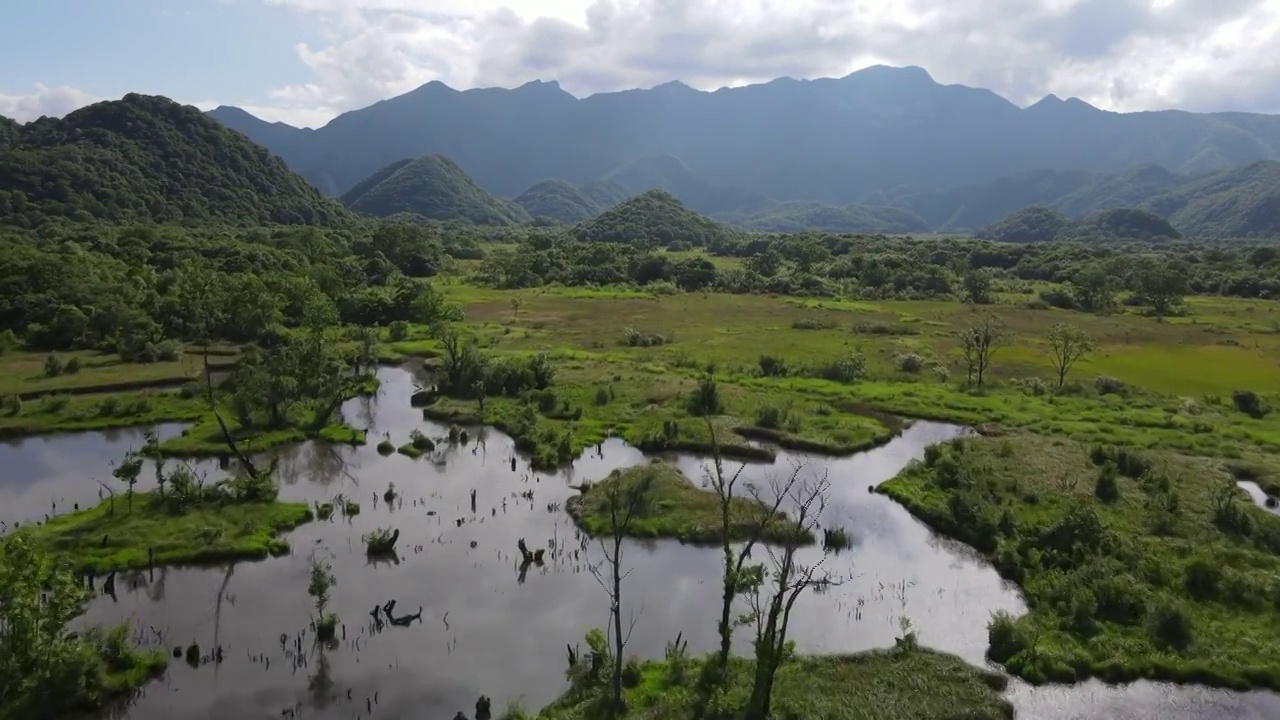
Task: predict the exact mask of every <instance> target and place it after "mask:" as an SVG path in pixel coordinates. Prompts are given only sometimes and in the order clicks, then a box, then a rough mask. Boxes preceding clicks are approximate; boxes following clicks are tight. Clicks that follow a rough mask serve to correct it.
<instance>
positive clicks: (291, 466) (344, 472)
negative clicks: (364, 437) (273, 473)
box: [280, 442, 360, 487]
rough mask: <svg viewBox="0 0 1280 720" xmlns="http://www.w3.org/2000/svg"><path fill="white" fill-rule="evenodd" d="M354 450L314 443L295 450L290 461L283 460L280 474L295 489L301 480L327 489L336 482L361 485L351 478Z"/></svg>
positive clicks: (341, 446) (353, 476)
mask: <svg viewBox="0 0 1280 720" xmlns="http://www.w3.org/2000/svg"><path fill="white" fill-rule="evenodd" d="M352 454H353V453H352V451H351V448H349V447H347V446H346V445H334V444H330V443H323V442H311V443H306V444H305V445H301V446H298V447H296V448H294V452H292V453H291V454H290V455H289V456H288V457H282V458H281V463H280V474H281V477H283V478H284V481H285V482H286V483H287V484H289V485H293V484H295V483H297V482H298V480H299V479H305V480H306V481H307V482H313V483H316V484H318V485H321V486H324V487H327V486H329V485H332V484H333V483H334V482H335V481H342V480H350V481H351V482H353V483H355V484H357V485H359V484H360V482H359V480H357V479H356V476H355V475H353V474H352V472H351V470H352V467H353V464H352V462H351V458H350V457H349V456H350V455H352Z"/></svg>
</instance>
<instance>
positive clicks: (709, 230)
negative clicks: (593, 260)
mask: <svg viewBox="0 0 1280 720" xmlns="http://www.w3.org/2000/svg"><path fill="white" fill-rule="evenodd" d="M574 235H575V236H577V238H578V239H579V240H584V241H603V242H619V243H637V244H656V245H671V244H673V243H675V244H687V245H692V246H706V245H713V244H716V243H720V242H725V241H730V240H732V239H733V238H734V237H735V236H736V233H735V232H734V231H733V230H730V229H729V228H727V227H725V226H724V225H721V224H720V223H718V222H716V221H714V220H712V219H711V218H708V217H706V216H703V215H699V214H698V213H695V212H693V211H692V210H690V209H688V208H686V207H685V206H684V205H683V204H682V203H681V202H680V201H679V200H677V199H676V198H675V196H673V195H672V194H671V193H668V192H666V191H665V190H650V191H649V192H647V193H644V194H642V195H637V196H636V197H633V198H631V199H630V200H626V201H624V202H622V203H621V204H619V205H616V206H614V207H612V208H610V209H608V210H606V211H604V212H603V213H601V214H600V215H598V216H596V217H594V218H592V219H590V220H588V221H586V222H584V223H582V224H580V225H578V226H577V227H576V228H574Z"/></svg>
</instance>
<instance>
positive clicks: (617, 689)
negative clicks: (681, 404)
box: [588, 471, 653, 716]
mask: <svg viewBox="0 0 1280 720" xmlns="http://www.w3.org/2000/svg"><path fill="white" fill-rule="evenodd" d="M652 485H653V475H652V473H649V472H645V471H641V472H640V474H639V475H638V476H635V477H629V476H627V475H622V476H621V477H618V478H615V479H614V480H612V481H611V482H608V483H605V484H603V485H602V486H600V487H597V488H595V489H594V490H593V491H592V494H595V493H600V494H602V495H603V496H604V502H605V512H606V514H607V516H608V518H609V537H608V538H601V539H600V550H601V551H602V552H603V553H604V560H603V561H601V562H598V563H595V564H590V565H588V568H589V569H590V570H591V575H592V576H593V577H595V579H596V582H598V583H600V587H602V588H604V590H605V592H607V593H608V594H609V619H610V621H611V622H612V625H613V677H612V682H611V686H612V687H611V690H612V708H613V709H614V712H615V713H616V714H617V715H619V716H620V715H622V714H623V713H624V712H625V710H626V705H625V704H624V701H623V699H622V656H623V650H624V649H625V648H626V646H627V642H628V641H630V640H631V631H632V630H634V629H635V626H636V615H635V613H634V612H633V613H632V614H631V619H630V623H629V626H628V627H627V630H626V632H625V633H624V632H623V630H622V581H623V579H624V578H626V577H627V576H628V575H630V574H631V571H629V570H628V571H625V572H624V571H623V569H622V544H623V541H624V540H625V539H626V537H627V536H628V535H629V534H630V533H631V523H632V521H634V520H635V519H637V518H639V517H642V516H643V515H644V513H645V509H646V508H645V505H646V503H647V502H648V497H649V490H650V488H651V486H652ZM605 564H608V569H605V568H604V567H603V566H604V565H605Z"/></svg>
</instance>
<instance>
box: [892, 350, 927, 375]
mask: <svg viewBox="0 0 1280 720" xmlns="http://www.w3.org/2000/svg"><path fill="white" fill-rule="evenodd" d="M898 369H899V370H901V371H902V372H909V373H918V372H920V371H921V370H924V358H922V357H920V356H919V355H917V354H915V353H913V352H909V353H904V354H902V355H899V356H898Z"/></svg>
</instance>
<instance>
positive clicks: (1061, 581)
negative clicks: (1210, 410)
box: [879, 434, 1280, 688]
mask: <svg viewBox="0 0 1280 720" xmlns="http://www.w3.org/2000/svg"><path fill="white" fill-rule="evenodd" d="M1104 487H1105V488H1107V490H1106V492H1102V490H1103V488H1104ZM879 490H880V491H881V492H883V493H885V494H887V495H889V496H890V497H892V498H894V499H895V500H897V501H899V502H901V503H902V504H903V505H905V506H906V507H907V508H908V509H909V510H910V511H911V512H912V513H913V514H915V515H917V516H918V517H920V518H921V519H923V520H925V521H926V522H927V523H929V524H930V525H931V526H933V527H934V528H936V529H937V530H939V531H941V532H943V533H945V534H948V535H951V536H953V537H956V538H958V539H960V540H963V541H965V542H967V543H969V544H971V545H974V546H975V547H977V548H978V549H979V550H980V551H982V552H983V553H984V554H986V555H987V557H988V558H989V559H990V560H991V561H992V562H993V563H994V564H995V565H996V567H997V568H998V569H999V570H1000V572H1001V573H1002V574H1003V575H1005V576H1006V577H1009V578H1010V579H1012V580H1014V581H1016V582H1017V583H1018V584H1019V585H1021V587H1022V588H1023V590H1024V592H1025V593H1026V595H1027V600H1028V605H1029V606H1030V607H1031V611H1030V612H1029V613H1028V614H1027V615H1025V616H1023V617H1020V618H1016V619H1014V618H1010V617H999V618H997V619H996V621H994V622H993V623H992V626H991V648H990V650H989V654H990V656H991V657H992V659H995V660H997V661H1000V662H1002V663H1004V664H1005V665H1006V667H1008V669H1009V670H1010V671H1011V672H1014V673H1016V674H1018V675H1020V676H1022V677H1024V678H1026V679H1027V680H1029V681H1032V682H1044V681H1046V680H1051V681H1057V682H1074V681H1076V680H1080V679H1083V678H1085V677H1093V676H1096V677H1102V678H1105V679H1107V680H1110V681H1126V680H1134V679H1138V678H1156V679H1165V680H1174V681H1178V682H1199V683H1204V684H1210V685H1217V686H1226V687H1232V688H1247V687H1255V686H1262V687H1269V688H1280V644H1277V643H1275V642H1274V641H1273V638H1274V637H1276V636H1277V634H1278V633H1280V517H1277V516H1275V515H1273V514H1271V513H1268V512H1266V511H1264V510H1262V509H1260V508H1258V507H1257V506H1255V505H1254V504H1253V503H1252V501H1251V500H1249V499H1248V497H1247V496H1246V495H1245V494H1244V493H1243V492H1242V491H1240V490H1238V489H1237V488H1236V486H1235V477H1234V475H1233V473H1232V472H1230V471H1229V470H1228V469H1227V468H1226V467H1225V466H1224V465H1223V464H1222V463H1221V462H1218V461H1212V460H1208V459H1204V458H1193V457H1188V456H1185V455H1179V454H1174V453H1171V452H1167V451H1160V452H1157V451H1145V452H1143V451H1134V450H1132V449H1125V448H1116V447H1109V446H1102V445H1096V446H1092V447H1091V446H1087V445H1083V444H1081V443H1077V442H1072V441H1070V440H1065V439H1061V438H1053V439H1051V438H1044V437H1039V436H1035V435H1029V434H1014V435H1008V436H1005V437H999V438H966V439H962V440H958V441H955V442H953V443H951V444H950V445H948V446H945V447H943V448H939V449H931V450H930V451H929V453H928V454H927V456H926V461H925V462H923V463H916V464H913V465H912V466H910V467H909V468H907V469H906V470H905V471H903V473H901V474H900V475H899V476H898V477H896V478H894V479H892V480H890V481H888V482H886V483H884V484H882V485H881V486H880V488H879ZM1100 496H1101V497H1100Z"/></svg>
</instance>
